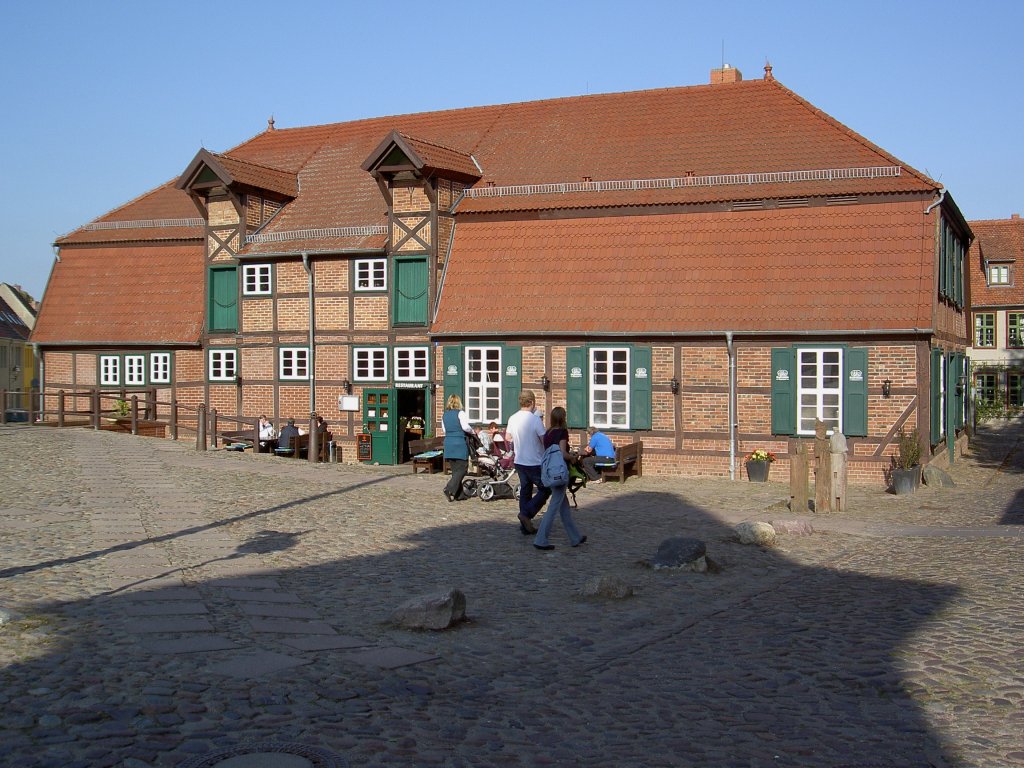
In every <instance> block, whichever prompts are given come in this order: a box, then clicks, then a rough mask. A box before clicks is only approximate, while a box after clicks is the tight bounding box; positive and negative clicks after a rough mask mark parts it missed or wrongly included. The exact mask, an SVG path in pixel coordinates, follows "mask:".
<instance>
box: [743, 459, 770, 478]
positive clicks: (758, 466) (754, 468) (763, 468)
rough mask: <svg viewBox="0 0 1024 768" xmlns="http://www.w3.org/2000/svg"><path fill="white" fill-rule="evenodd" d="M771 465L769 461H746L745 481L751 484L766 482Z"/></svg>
mask: <svg viewBox="0 0 1024 768" xmlns="http://www.w3.org/2000/svg"><path fill="white" fill-rule="evenodd" d="M771 465H772V463H771V462H770V461H748V462H747V463H746V467H747V480H749V481H750V482H752V483H766V482H768V469H769V467H771Z"/></svg>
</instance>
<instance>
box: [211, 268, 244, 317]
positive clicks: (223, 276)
mask: <svg viewBox="0 0 1024 768" xmlns="http://www.w3.org/2000/svg"><path fill="white" fill-rule="evenodd" d="M209 322H210V330H211V331H237V330H238V278H237V276H236V270H235V267H229V268H227V269H223V268H218V269H211V270H210V305H209Z"/></svg>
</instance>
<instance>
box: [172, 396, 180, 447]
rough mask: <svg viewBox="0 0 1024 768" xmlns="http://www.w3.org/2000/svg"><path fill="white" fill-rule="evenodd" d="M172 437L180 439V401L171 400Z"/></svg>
mask: <svg viewBox="0 0 1024 768" xmlns="http://www.w3.org/2000/svg"><path fill="white" fill-rule="evenodd" d="M171 439H172V440H177V439H178V401H177V400H171Z"/></svg>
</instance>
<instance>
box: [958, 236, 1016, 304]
mask: <svg viewBox="0 0 1024 768" xmlns="http://www.w3.org/2000/svg"><path fill="white" fill-rule="evenodd" d="M970 225H971V229H972V230H973V231H974V236H975V240H974V243H973V244H972V245H971V250H970V252H969V254H968V262H969V268H970V279H971V305H972V306H974V307H995V306H1018V305H1024V219H1021V218H1020V217H1017V218H1011V219H989V220H986V221H972V222H970ZM993 261H997V262H1003V263H1007V264H1008V265H1009V266H1010V268H1011V273H1012V275H1013V279H1012V280H1011V283H1010V285H994V286H989V285H988V281H987V279H986V274H985V265H986V264H987V263H989V262H993Z"/></svg>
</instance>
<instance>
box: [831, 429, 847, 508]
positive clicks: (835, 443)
mask: <svg viewBox="0 0 1024 768" xmlns="http://www.w3.org/2000/svg"><path fill="white" fill-rule="evenodd" d="M849 450H850V449H849V448H848V447H847V445H846V435H844V434H843V433H842V432H840V431H839V430H838V429H837V430H836V431H835V432H833V433H832V437H831V438H830V439H829V453H830V458H831V462H832V511H833V512H837V513H838V512H845V511H846V455H847V453H848V452H849Z"/></svg>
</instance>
